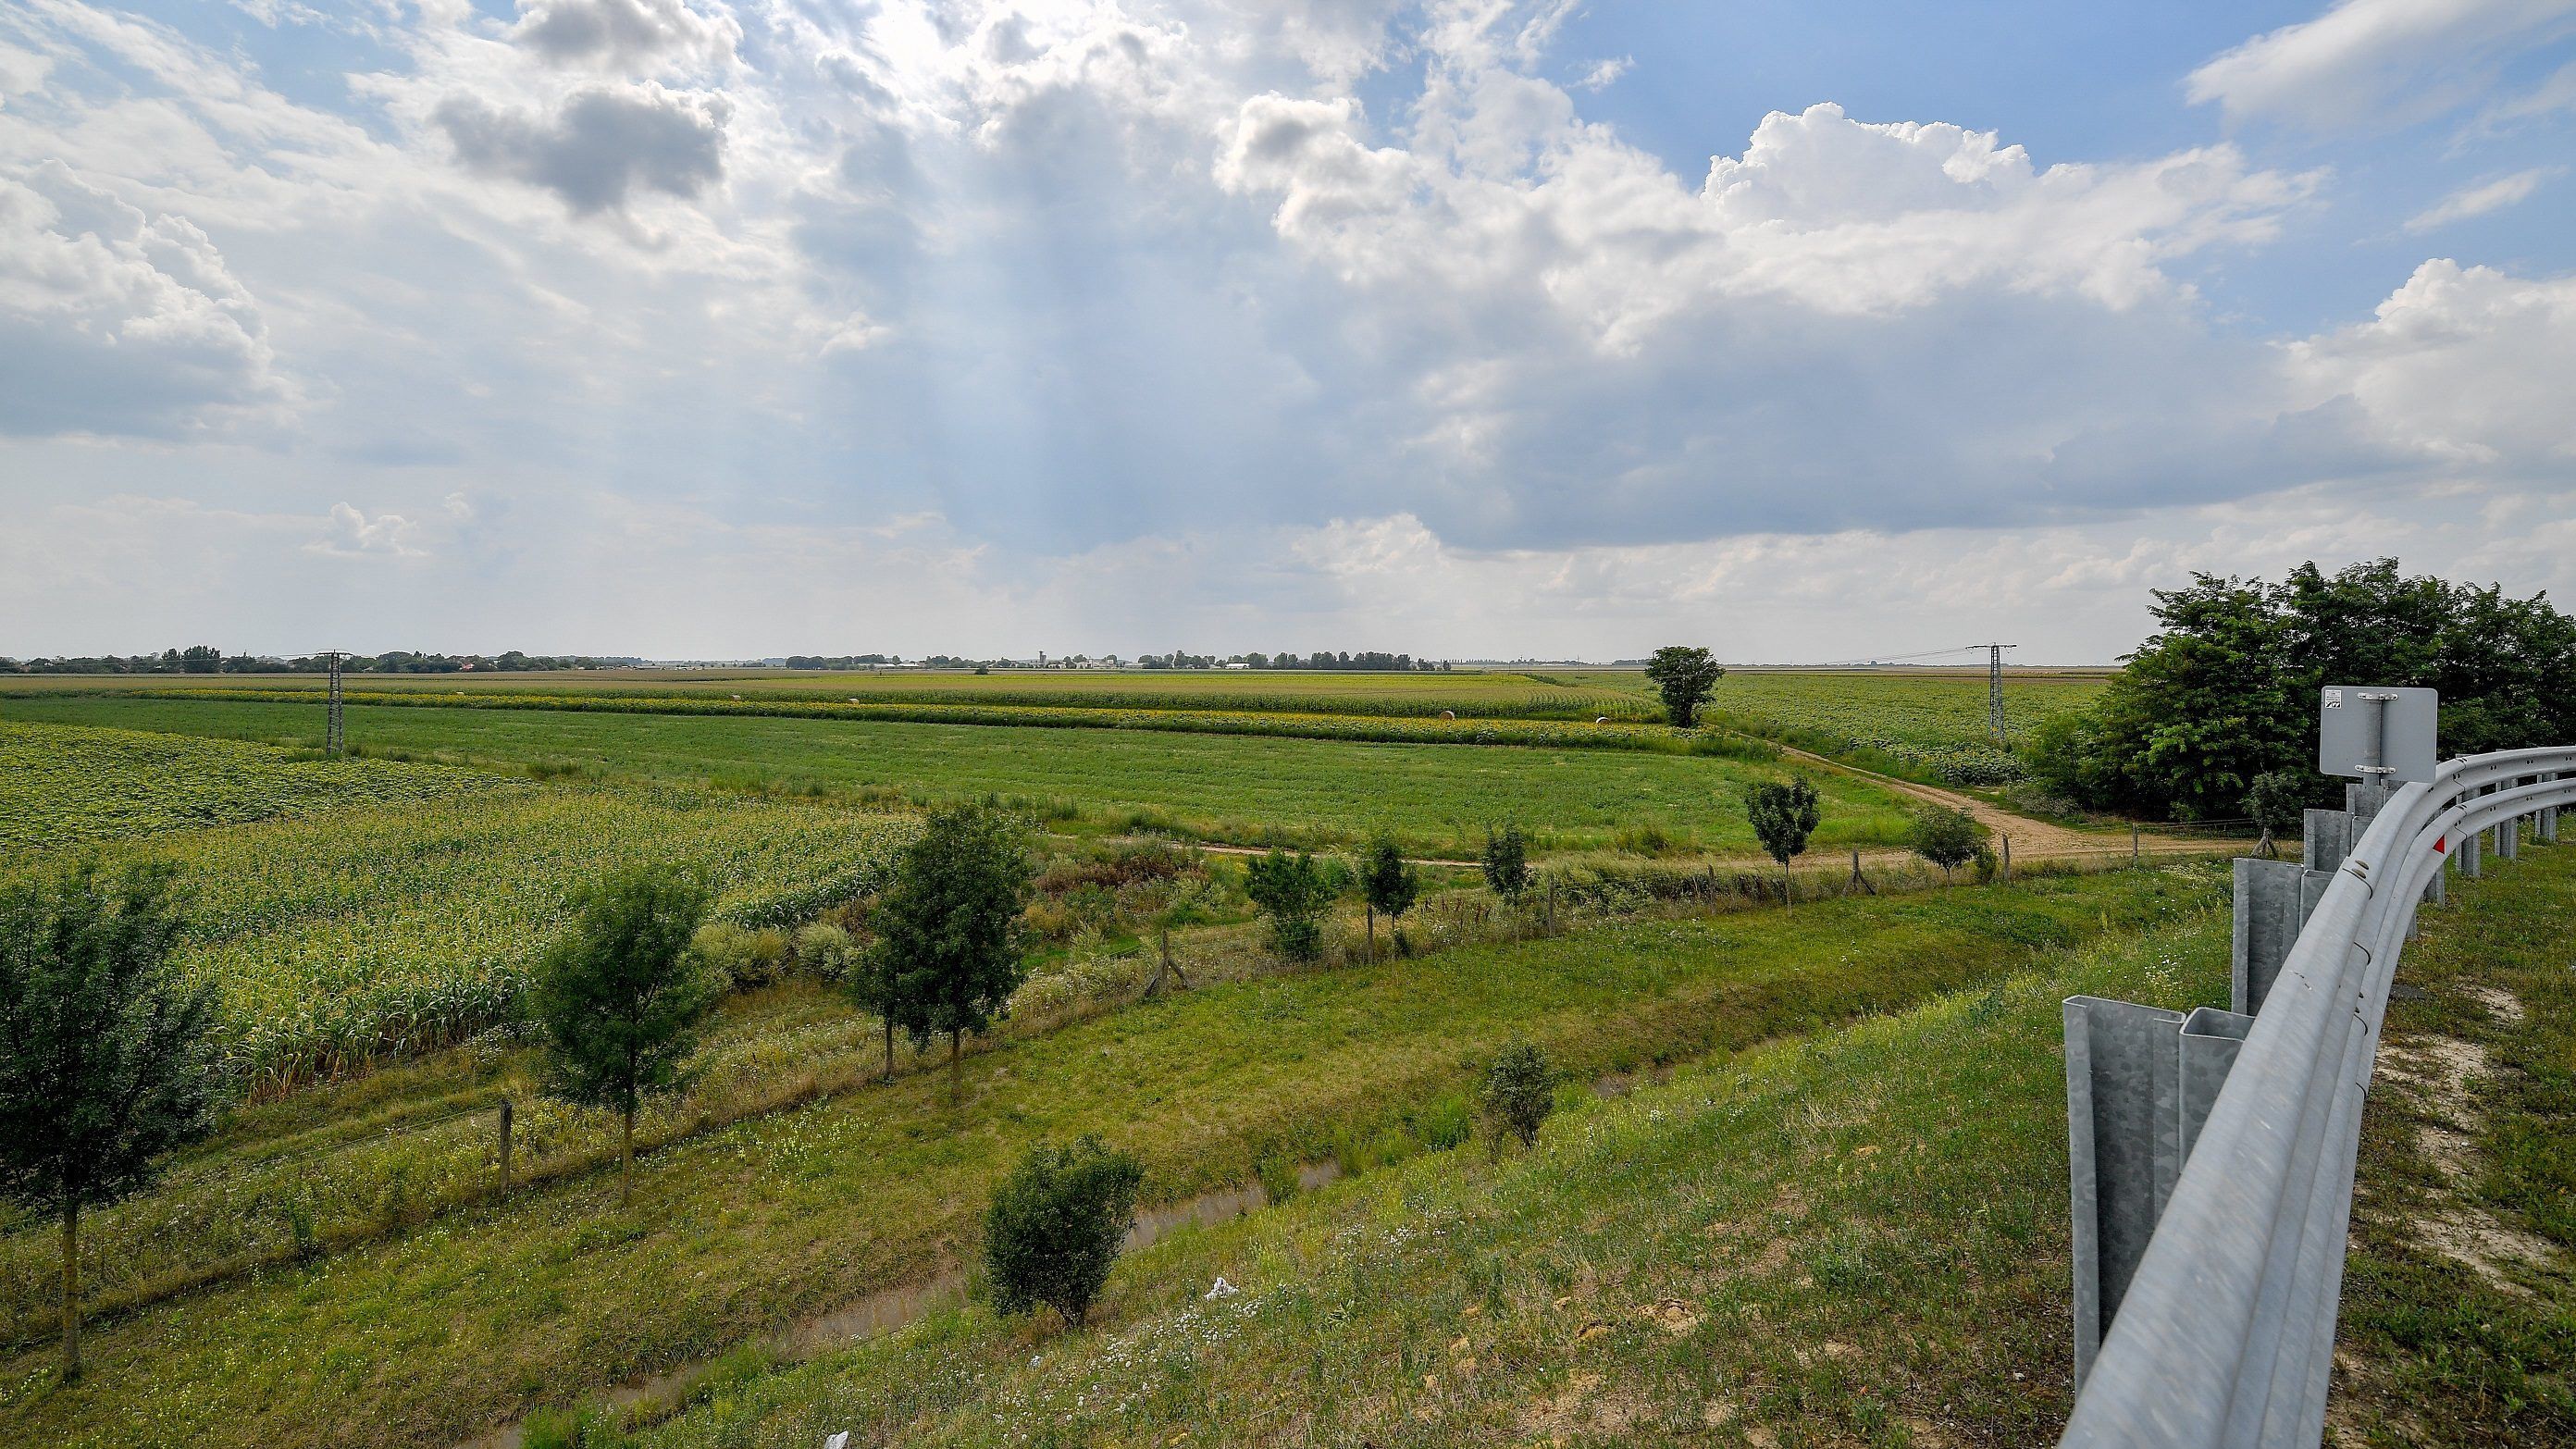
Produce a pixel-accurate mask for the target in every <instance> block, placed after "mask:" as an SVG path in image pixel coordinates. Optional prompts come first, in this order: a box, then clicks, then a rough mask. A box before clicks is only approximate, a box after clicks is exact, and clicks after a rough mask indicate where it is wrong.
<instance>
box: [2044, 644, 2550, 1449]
mask: <svg viewBox="0 0 2576 1449" xmlns="http://www.w3.org/2000/svg"><path fill="white" fill-rule="evenodd" d="M2356 706H2357V707H2356ZM2339 708H2341V709H2345V710H2348V711H2349V712H2348V713H2346V714H2344V715H2342V716H2341V717H2340V718H2338V717H2337V715H2336V713H2335V712H2336V711H2337V710H2338V709H2339ZM2433 709H2434V703H2433V700H2432V697H2431V694H2430V691H2412V690H2376V689H2370V690H2362V689H2352V688H2349V687H2346V688H2343V689H2330V690H2328V691H2327V692H2326V695H2325V698H2324V700H2323V715H2322V718H2321V744H2320V752H2319V753H2320V768H2322V769H2324V770H2326V771H2327V772H2328V773H2338V772H2340V773H2350V774H2359V775H2360V776H2361V778H2362V782H2363V783H2362V785H2360V786H2357V787H2356V788H2355V790H2354V791H2353V792H2352V794H2351V795H2350V796H2348V800H2347V803H2348V805H2349V806H2350V807H2351V808H2350V809H2348V810H2345V811H2314V812H2310V814H2309V816H2308V820H2307V823H2306V829H2305V831H2304V832H2303V834H2304V835H2305V837H2306V841H2307V844H2308V847H2309V849H2310V852H2311V855H2310V860H2309V864H2310V865H2311V866H2319V867H2322V868H2320V869H2316V870H2302V869H2301V868H2299V867H2296V866H2290V865H2288V864H2286V863H2284V862H2276V861H2257V860H2245V861H2239V862H2237V865H2236V882H2237V887H2238V894H2237V900H2236V913H2235V923H2234V924H2235V929H2234V932H2233V937H2234V951H2233V954H2234V962H2233V966H2232V970H2231V984H2232V987H2233V992H2232V995H2233V997H2234V999H2235V1001H2236V1004H2238V1005H2239V1006H2241V1007H2243V1008H2245V1011H2244V1012H2242V1013H2240V1012H2222V1011H2218V1010H2216V1009H2214V1008H2203V1009H2201V1010H2200V1011H2196V1012H2194V1013H2192V1014H2191V1015H2190V1016H2188V1017H2185V1016H2182V1015H2180V1014H2178V1013H2175V1012H2171V1011H2163V1010H2159V1009H2157V1008H2153V1007H2147V1006H2139V1005H2135V1004H2132V1003H2128V1002H2117V1001H2106V1000H2101V999H2098V998H2092V997H2075V998H2072V999H2070V1000H2069V1001H2068V1002H2067V1003H2066V1011H2065V1027H2066V1048H2067V1049H2066V1062H2067V1126H2068V1136H2069V1147H2070V1151H2069V1156H2068V1169H2069V1179H2070V1188H2071V1193H2072V1204H2073V1206H2074V1209H2075V1225H2074V1237H2075V1244H2074V1246H2075V1262H2074V1268H2075V1274H2074V1288H2075V1294H2074V1296H2075V1303H2074V1308H2075V1320H2076V1321H2075V1363H2076V1374H2077V1399H2076V1405H2075V1412H2074V1415H2073V1417H2072V1418H2071V1419H2070V1420H2069V1422H2068V1424H2067V1428H2066V1433H2065V1436H2064V1438H2063V1440H2062V1441H2061V1443H2062V1444H2064V1445H2068V1446H2085V1449H2096V1446H2100V1449H2109V1446H2114V1445H2117V1446H2122V1449H2127V1446H2171V1449H2222V1446H2225V1449H2235V1446H2263V1449H2313V1446H2315V1445H2316V1444H2317V1443H2318V1442H2319V1441H2320V1439H2321V1438H2322V1436H2323V1433H2324V1425H2325V1401H2326V1389H2327V1386H2328V1383H2329V1381H2330V1379H2331V1376H2332V1362H2333V1359H2332V1353H2333V1346H2334V1324H2335V1316H2336V1308H2337V1303H2338V1300H2339V1298H2340V1296H2341V1288H2342V1280H2343V1255H2344V1246H2345V1242H2346V1238H2347V1234H2348V1232H2349V1224H2350V1220H2351V1214H2352V1183H2353V1171H2354V1162H2355V1157H2356V1155H2357V1151H2358V1147H2359V1142H2360V1130H2361V1106H2362V1100H2363V1097H2364V1095H2365V1093H2366V1092H2367V1090H2368V1086H2369V1082H2370V1077H2371V1066H2372V1061H2373V1059H2374V1057H2375V1056H2376V1054H2377V1049H2378V1041H2379V1027H2380V1020H2381V1016H2382V1014H2383V1013H2384V1012H2385V1010H2386V1007H2387V1001H2388V993H2389V990H2390V988H2391V986H2392V985H2393V977H2394V973H2395V969H2396V965H2397V959H2398V955H2399V953H2400V951H2401V950H2402V949H2403V946H2404V942H2405V939H2406V937H2407V935H2408V934H2409V933H2410V932H2411V930H2412V927H2413V925H2414V919H2415V913H2416V908H2417V906H2418V905H2419V904H2420V903H2422V902H2424V901H2426V900H2433V901H2438V900H2439V899H2440V898H2441V895H2442V878H2443V871H2444V869H2445V868H2446V866H2447V864H2448V863H2449V862H2451V861H2453V860H2456V861H2457V862H2458V866H2459V869H2460V870H2461V872H2462V874H2463V875H2464V876H2473V875H2476V874H2477V873H2478V871H2479V868H2480V863H2481V861H2480V857H2481V854H2482V844H2483V843H2482V842H2481V840H2480V838H2479V837H2480V835H2481V833H2482V832H2485V831H2488V830H2495V831H2497V832H2498V834H2497V840H2496V849H2497V851H2498V853H2499V854H2500V855H2502V854H2505V853H2506V852H2509V851H2516V850H2518V846H2519V839H2520V830H2519V826H2518V822H2519V821H2520V820H2521V818H2522V817H2524V816H2530V817H2532V818H2533V821H2534V838H2535V839H2537V840H2554V839H2555V837H2556V827H2557V817H2556V811H2557V808H2558V807H2559V806H2560V805H2563V804H2568V803H2576V776H2572V775H2571V772H2576V747H2559V748H2552V749H2545V750H2526V751H2518V752H2512V753H2507V754H2499V755H2483V756H2477V757H2473V758H2470V759H2465V760H2453V761H2451V762H2449V763H2448V764H2444V765H2440V766H2439V767H2438V768H2437V767H2436V766H2435V765H2434V762H2433V749H2432V734H2433V724H2434V716H2433ZM2338 816H2339V817H2341V819H2339V820H2338V819H2334V818H2331V817H2338ZM2507 858H2510V857H2509V856H2508V857H2507ZM2328 860H2331V862H2332V863H2331V865H2327V864H2326V862H2327V861H2328ZM2249 1013H2250V1014H2249Z"/></svg>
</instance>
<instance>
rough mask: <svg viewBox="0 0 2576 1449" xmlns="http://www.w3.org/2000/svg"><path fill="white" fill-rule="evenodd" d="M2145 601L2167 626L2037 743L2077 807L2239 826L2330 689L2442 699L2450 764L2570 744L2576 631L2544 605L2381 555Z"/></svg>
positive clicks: (2047, 727) (2047, 776) (2050, 783)
mask: <svg viewBox="0 0 2576 1449" xmlns="http://www.w3.org/2000/svg"><path fill="white" fill-rule="evenodd" d="M2154 597H2155V605H2154V609H2153V612H2154V614H2155V617H2156V620H2157V623H2158V624H2159V625H2160V626H2161V627H2160V628H2159V629H2158V631H2157V632H2156V633H2154V634H2152V635H2150V636H2148V638H2147V639H2146V640H2145V642H2143V643H2141V644H2140V645H2139V646H2138V648H2137V651H2136V652H2135V653H2133V654H2131V655H2130V656H2129V661H2128V665H2127V667H2126V668H2124V669H2123V670H2122V671H2121V672H2120V673H2119V674H2118V675H2116V676H2114V677H2113V678H2112V680H2111V682H2110V684H2109V686H2108V687H2106V688H2105V689H2104V690H2103V692H2102V695H2101V696H2100V698H2099V699H2098V700H2097V701H2096V702H2095V703H2094V704H2093V705H2092V706H2091V707H2090V708H2088V709H2085V710H2082V711H2077V712H2073V713H2068V714H2062V715H2058V716H2055V717H2053V718H2051V719H2050V720H2048V721H2047V722H2046V723H2044V724H2043V725H2042V726H2041V727H2040V728H2039V729H2037V730H2035V731H2033V733H2032V738H2031V743H2030V745H2029V747H2028V750H2027V752H2026V759H2027V761H2028V763H2029V766H2030V771H2031V773H2032V775H2033V776H2034V777H2036V778H2037V779H2038V780H2039V781H2040V782H2041V784H2043V785H2044V786H2046V787H2047V788H2049V789H2051V790H2053V791H2055V792H2056V793H2058V794H2061V795H2065V796H2067V797H2069V798H2071V799H2073V800H2075V801H2077V802H2078V803H2080V804H2084V805H2088V806H2092V807H2094V808H2097V809H2117V810H2127V811H2132V812H2135V813H2139V814H2146V815H2158V816H2170V817H2172V818H2175V819H2182V820H2208V819H2217V818H2223V817H2227V816H2232V815H2235V814H2237V813H2238V812H2239V811H2240V810H2241V809H2243V808H2244V801H2245V799H2246V795H2247V792H2248V791H2250V790H2251V789H2252V788H2253V785H2254V780H2255V778H2256V777H2257V776H2260V775H2263V774H2267V773H2270V772H2273V771H2277V770H2298V769H2301V768H2302V767H2303V766H2304V765H2306V763H2307V762H2308V761H2309V760H2310V759H2311V758H2312V757H2313V754H2314V750H2315V744H2316V707H2317V706H2316V699H2317V690H2318V688H2319V687H2320V686H2323V685H2328V684H2393V685H2425V686H2430V687H2432V688H2435V689H2438V690H2440V691H2441V692H2442V720H2441V741H2440V744H2441V748H2442V750H2443V751H2444V752H2445V753H2450V754H2474V753H2478V752H2481V751H2486V750H2497V749H2510V748H2514V747H2517V746H2524V745H2538V744H2550V743H2555V742H2557V741H2560V740H2563V739H2566V738H2568V737H2569V735H2570V734H2571V733H2576V620H2571V619H2569V618H2568V617H2567V616H2566V615H2565V614H2562V613H2560V612H2559V611H2558V610H2557V609H2556V608H2554V607H2553V606H2551V605H2550V603H2549V602H2548V600H2547V598H2546V596H2544V595H2534V596H2533V597H2531V598H2528V599H2513V598H2508V597H2506V596H2505V594H2504V593H2503V591H2502V590H2501V589H2498V588H2492V587H2489V588H2476V587H2466V586H2460V585H2454V584H2449V583H2445V582H2444V581H2442V580H2440V579H2437V578H2431V577H2414V578H2409V577H2407V576H2405V575H2404V574H2402V573H2401V572H2400V571H2399V568H2398V564H2397V561H2396V560H2395V559H2380V560H2377V561H2375V562H2371V563H2365V564H2355V565H2353V566H2352V567H2350V568H2346V569H2343V570H2340V571H2338V572H2336V573H2333V574H2328V573H2325V572H2324V571H2323V570H2321V569H2319V568H2318V567H2317V566H2316V565H2315V564H2313V563H2310V564H2303V565H2301V566H2300V567H2298V568H2296V569H2294V570H2292V571H2291V572H2290V575H2289V576H2288V577H2287V578H2286V579H2284V580H2283V581H2281V582H2280V583H2277V584H2274V583H2267V582H2265V581H2264V580H2262V579H2259V578H2253V579H2239V578H2233V577H2224V578H2222V577H2215V576H2212V575H2209V574H2194V575H2193V576H2192V581H2191V584H2190V586H2189V587H2186V588H2181V589H2172V590H2163V589H2160V590H2157V591H2156V592H2155V596H2154Z"/></svg>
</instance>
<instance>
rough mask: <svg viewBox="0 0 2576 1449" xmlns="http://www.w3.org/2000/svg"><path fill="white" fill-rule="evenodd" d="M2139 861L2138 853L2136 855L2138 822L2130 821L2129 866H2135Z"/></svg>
mask: <svg viewBox="0 0 2576 1449" xmlns="http://www.w3.org/2000/svg"><path fill="white" fill-rule="evenodd" d="M2139 861H2140V856H2139V853H2138V822H2136V821H2134V820H2132V821H2130V822H2129V864H2131V865H2136V864H2138V863H2139Z"/></svg>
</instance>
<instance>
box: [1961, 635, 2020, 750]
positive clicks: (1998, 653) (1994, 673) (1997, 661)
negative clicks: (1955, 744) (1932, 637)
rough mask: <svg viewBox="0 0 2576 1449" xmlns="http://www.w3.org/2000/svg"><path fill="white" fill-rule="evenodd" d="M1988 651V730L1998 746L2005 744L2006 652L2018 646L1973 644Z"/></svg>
mask: <svg viewBox="0 0 2576 1449" xmlns="http://www.w3.org/2000/svg"><path fill="white" fill-rule="evenodd" d="M1968 647H1969V648H1971V649H1983V650H1985V651H1986V730H1987V732H1988V733H1989V734H1992V735H1993V736H1994V737H1995V743H1996V744H1999V745H2000V744H2002V743H2003V742H2004V651H2005V650H2007V649H2018V648H2020V647H2021V646H2020V645H2018V644H1971V645H1969V646H1968Z"/></svg>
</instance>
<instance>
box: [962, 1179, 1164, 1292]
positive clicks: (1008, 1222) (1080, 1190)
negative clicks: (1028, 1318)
mask: <svg viewBox="0 0 2576 1449" xmlns="http://www.w3.org/2000/svg"><path fill="white" fill-rule="evenodd" d="M1144 1175H1145V1174H1144V1169H1143V1168H1142V1167H1140V1166H1138V1165H1137V1162H1136V1159H1135V1158H1133V1157H1131V1156H1129V1155H1128V1154H1126V1153H1124V1152H1119V1151H1117V1150H1115V1149H1113V1148H1110V1147H1108V1146H1106V1145H1104V1144H1103V1143H1102V1142H1101V1140H1100V1139H1099V1138H1097V1137H1091V1136H1084V1137H1082V1138H1080V1139H1078V1140H1076V1141H1075V1142H1073V1143H1072V1144H1071V1145H1069V1146H1065V1147H1049V1146H1045V1145H1040V1146H1038V1147H1035V1148H1032V1149H1031V1150H1030V1152H1029V1154H1028V1156H1026V1157H1023V1158H1021V1159H1020V1165H1019V1166H1018V1167H1016V1168H1013V1169H1012V1170H1011V1175H1010V1177H1009V1178H1007V1179H1005V1180H1004V1181H1003V1183H1002V1186H1001V1189H1000V1190H999V1191H997V1192H996V1193H995V1194H994V1195H993V1207H992V1210H991V1211H990V1212H988V1213H987V1214H986V1215H985V1218H984V1267H985V1272H986V1274H987V1275H988V1276H989V1277H990V1278H991V1280H992V1284H993V1306H994V1308H995V1309H997V1310H998V1311H1000V1312H1002V1313H1005V1314H1017V1313H1027V1312H1029V1311H1031V1310H1033V1309H1035V1308H1036V1307H1037V1306H1038V1305H1039V1304H1044V1305H1046V1306H1047V1307H1049V1308H1052V1309H1054V1310H1055V1311H1056V1312H1057V1313H1059V1314H1061V1315H1063V1317H1064V1321H1065V1322H1067V1323H1069V1324H1072V1325H1073V1326H1074V1327H1076V1328H1080V1327H1082V1325H1083V1321H1084V1320H1085V1319H1086V1318H1088V1317H1089V1316H1090V1313H1091V1304H1092V1301H1093V1300H1094V1299H1095V1298H1097V1297H1099V1295H1100V1287H1101V1285H1102V1284H1103V1283H1106V1282H1108V1281H1109V1267H1110V1265H1111V1264H1112V1263H1114V1262H1116V1261H1117V1259H1118V1250H1119V1249H1120V1248H1121V1247H1122V1246H1124V1245H1125V1243H1126V1240H1127V1230H1128V1228H1129V1227H1130V1226H1132V1225H1133V1223H1134V1222H1135V1218H1136V1189H1137V1186H1138V1185H1139V1184H1140V1183H1141V1182H1142V1181H1143V1180H1144Z"/></svg>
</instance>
